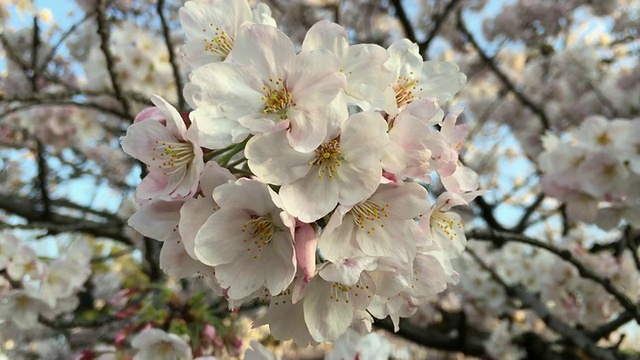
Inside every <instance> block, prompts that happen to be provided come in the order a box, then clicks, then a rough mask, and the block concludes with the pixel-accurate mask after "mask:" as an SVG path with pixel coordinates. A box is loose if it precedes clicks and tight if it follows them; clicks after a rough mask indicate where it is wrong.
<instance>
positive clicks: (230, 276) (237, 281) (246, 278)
mask: <svg viewBox="0 0 640 360" xmlns="http://www.w3.org/2000/svg"><path fill="white" fill-rule="evenodd" d="M249 264H251V263H250V260H249V259H247V258H246V256H244V255H243V256H240V257H239V258H237V259H235V260H234V261H231V262H230V263H227V264H223V265H220V266H216V279H218V281H219V282H220V286H222V287H223V288H228V289H229V290H228V291H227V296H228V297H229V298H231V299H234V300H239V299H242V298H245V297H247V296H249V295H251V294H252V293H254V292H255V291H256V290H258V289H260V288H261V287H262V285H263V284H264V282H265V273H264V272H265V271H267V270H268V269H269V268H270V266H272V265H273V263H272V262H270V261H268V260H266V259H264V256H263V257H260V258H258V260H257V261H256V262H255V263H254V264H251V265H252V266H248V265H249ZM258 268H260V270H259V271H258V270H257V269H258Z"/></svg>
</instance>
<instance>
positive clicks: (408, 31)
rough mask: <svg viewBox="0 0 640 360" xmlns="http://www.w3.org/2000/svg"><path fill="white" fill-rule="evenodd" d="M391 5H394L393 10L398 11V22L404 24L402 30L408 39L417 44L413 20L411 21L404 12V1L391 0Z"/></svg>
mask: <svg viewBox="0 0 640 360" xmlns="http://www.w3.org/2000/svg"><path fill="white" fill-rule="evenodd" d="M391 4H392V5H393V8H394V9H396V14H397V15H398V20H400V23H401V24H402V29H403V30H404V34H405V35H406V37H407V39H409V40H411V41H412V42H415V43H417V42H418V40H417V39H416V33H415V31H414V30H413V25H411V20H409V17H408V16H407V13H406V12H405V11H404V7H403V6H402V0H391Z"/></svg>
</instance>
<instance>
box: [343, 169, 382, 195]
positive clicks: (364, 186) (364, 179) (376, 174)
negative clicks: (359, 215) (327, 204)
mask: <svg viewBox="0 0 640 360" xmlns="http://www.w3.org/2000/svg"><path fill="white" fill-rule="evenodd" d="M340 175H341V176H340V177H339V178H338V179H337V180H338V182H339V183H340V186H339V187H340V194H339V196H338V201H339V202H340V204H342V205H355V204H357V203H359V202H361V201H364V200H365V199H367V198H368V197H369V196H371V194H373V193H374V192H375V191H376V189H377V188H378V185H379V184H380V179H382V165H380V164H376V165H371V167H368V168H356V167H353V166H343V167H342V168H341V169H340Z"/></svg>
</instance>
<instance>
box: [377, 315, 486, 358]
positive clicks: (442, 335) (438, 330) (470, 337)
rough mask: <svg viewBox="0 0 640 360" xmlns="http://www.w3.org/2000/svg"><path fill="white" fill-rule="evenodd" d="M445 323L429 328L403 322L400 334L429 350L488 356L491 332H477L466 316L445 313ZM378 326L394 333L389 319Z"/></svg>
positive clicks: (378, 322)
mask: <svg viewBox="0 0 640 360" xmlns="http://www.w3.org/2000/svg"><path fill="white" fill-rule="evenodd" d="M443 317H444V319H443V321H442V322H441V323H437V324H430V325H428V326H425V327H420V326H416V325H414V324H412V323H411V321H410V320H407V319H401V320H400V329H399V330H398V332H397V333H395V334H396V335H398V336H401V337H403V338H405V339H407V340H410V341H412V342H414V343H416V344H419V345H422V346H426V347H428V348H432V349H437V350H444V351H459V352H462V353H464V354H465V355H468V356H480V357H482V356H486V351H485V348H484V345H483V344H484V342H485V341H486V340H487V339H488V338H489V335H490V334H489V333H488V332H486V331H483V330H480V329H476V328H474V327H473V326H471V324H469V323H468V322H466V321H465V316H464V313H453V314H449V313H445V314H443ZM374 325H375V326H376V327H378V328H380V329H384V330H386V331H389V332H391V333H393V330H394V328H393V322H392V321H391V320H390V319H389V318H386V319H383V320H378V319H376V320H375V322H374Z"/></svg>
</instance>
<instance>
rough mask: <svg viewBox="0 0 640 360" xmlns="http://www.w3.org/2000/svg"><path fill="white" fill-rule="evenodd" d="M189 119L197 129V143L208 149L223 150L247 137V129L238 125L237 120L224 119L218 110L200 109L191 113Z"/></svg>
mask: <svg viewBox="0 0 640 360" xmlns="http://www.w3.org/2000/svg"><path fill="white" fill-rule="evenodd" d="M189 117H190V118H191V121H192V122H193V124H194V126H197V128H198V134H197V135H198V141H197V143H198V144H199V145H200V146H203V147H205V148H208V149H223V148H225V147H227V146H229V145H232V144H237V143H240V142H242V141H243V140H244V139H246V138H247V136H249V129H247V128H246V127H244V126H242V125H241V124H239V123H238V121H237V119H231V118H228V117H226V116H225V115H224V114H223V113H222V112H221V111H220V110H215V109H211V108H209V107H202V108H198V109H196V110H194V111H192V112H191V114H190V115H189Z"/></svg>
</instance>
